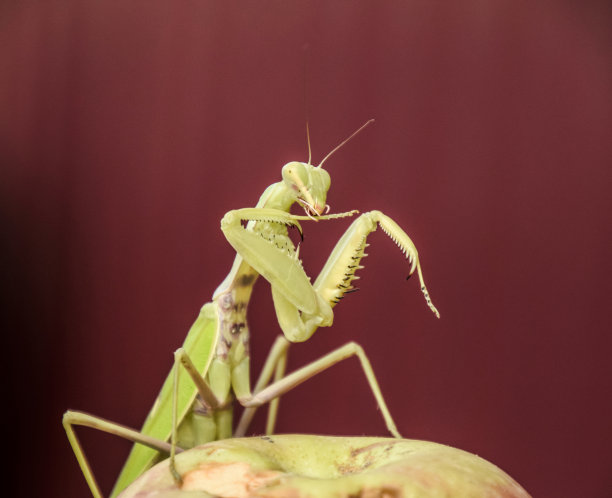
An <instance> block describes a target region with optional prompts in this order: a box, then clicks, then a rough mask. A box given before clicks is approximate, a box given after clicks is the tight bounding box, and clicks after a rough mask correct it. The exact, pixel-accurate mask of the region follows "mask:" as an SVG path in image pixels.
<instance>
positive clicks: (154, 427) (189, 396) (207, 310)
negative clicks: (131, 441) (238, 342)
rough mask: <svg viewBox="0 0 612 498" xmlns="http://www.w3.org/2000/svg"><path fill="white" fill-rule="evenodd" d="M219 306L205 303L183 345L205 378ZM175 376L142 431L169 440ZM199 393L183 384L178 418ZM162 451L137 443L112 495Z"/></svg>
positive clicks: (120, 489) (178, 392)
mask: <svg viewBox="0 0 612 498" xmlns="http://www.w3.org/2000/svg"><path fill="white" fill-rule="evenodd" d="M218 325H219V324H218V318H217V311H216V305H215V304H214V303H206V304H205V305H204V306H203V307H202V309H201V310H200V314H199V316H198V318H197V319H196V321H195V322H194V323H193V325H192V326H191V328H190V329H189V333H188V334H187V337H186V338H185V342H184V344H183V348H184V349H185V351H186V352H187V353H188V354H189V355H190V356H191V358H193V359H194V360H193V361H194V364H195V366H196V368H197V370H198V371H199V372H200V373H201V374H202V376H203V377H204V376H205V375H206V372H207V371H208V368H209V367H210V363H211V361H212V359H213V356H214V351H215V346H216V344H217V338H218V337H219V327H218ZM173 391H174V389H173V375H172V372H170V375H168V377H167V378H166V380H165V382H164V384H163V386H162V388H161V391H160V393H159V396H158V397H157V399H156V401H155V404H154V405H153V408H152V409H151V412H150V413H149V416H148V417H147V419H146V420H145V423H144V425H143V427H142V433H143V434H147V435H149V436H152V437H154V438H156V439H159V440H161V441H167V440H168V439H169V438H170V435H171V433H172V402H173V397H172V396H173ZM196 395H197V389H196V387H195V386H194V385H193V383H184V385H183V386H182V387H181V388H180V389H178V391H177V408H178V420H183V419H184V418H185V416H186V415H187V413H188V411H189V409H190V407H191V405H192V404H193V402H194V400H195V398H196ZM158 456H159V452H158V451H157V450H155V449H153V448H149V447H148V446H143V445H141V444H135V445H134V446H133V448H132V451H131V452H130V455H129V457H128V459H127V461H126V463H125V465H124V467H123V470H122V471H121V474H120V475H119V478H118V479H117V482H116V484H115V487H114V488H113V491H112V493H111V496H116V495H117V494H119V493H120V492H121V491H122V490H123V489H124V488H125V487H127V486H128V485H129V484H130V483H132V482H133V481H134V480H135V479H136V478H137V477H138V476H140V475H141V474H142V473H143V472H144V471H145V470H147V469H149V468H150V467H151V466H152V465H153V464H154V463H155V461H156V459H157V458H158Z"/></svg>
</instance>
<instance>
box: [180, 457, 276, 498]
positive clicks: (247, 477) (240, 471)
mask: <svg viewBox="0 0 612 498" xmlns="http://www.w3.org/2000/svg"><path fill="white" fill-rule="evenodd" d="M282 474H283V473H282V472H278V471H276V470H262V471H254V470H253V469H252V468H251V466H250V465H249V464H248V463H244V462H229V463H221V462H205V463H202V464H200V465H199V466H198V467H196V468H195V469H194V470H192V471H190V472H187V473H186V474H185V475H184V476H183V485H182V486H181V490H182V491H206V492H207V493H210V494H212V495H214V496H219V497H232V498H248V497H249V496H251V495H252V493H253V492H254V491H256V490H257V489H258V488H261V487H264V486H267V485H269V484H273V483H274V482H277V481H278V480H279V478H280V476H281V475H282Z"/></svg>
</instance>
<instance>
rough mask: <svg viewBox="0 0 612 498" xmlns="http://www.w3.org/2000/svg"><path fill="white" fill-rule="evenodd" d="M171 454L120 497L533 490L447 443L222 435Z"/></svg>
mask: <svg viewBox="0 0 612 498" xmlns="http://www.w3.org/2000/svg"><path fill="white" fill-rule="evenodd" d="M168 462H169V461H168V460H164V461H162V462H160V463H158V464H157V465H155V466H154V467H153V468H151V469H150V470H149V471H148V472H146V473H145V474H143V475H142V476H140V477H139V478H138V479H137V480H136V481H134V482H133V483H132V484H131V485H130V486H129V487H128V488H126V489H125V490H124V491H123V493H122V494H121V495H120V496H121V497H122V498H136V497H138V498H146V497H153V496H155V497H177V498H179V497H183V496H185V497H187V496H193V497H207V496H214V497H228V498H229V497H232V498H246V497H266V498H273V497H274V498H278V497H291V498H302V497H320V498H326V497H329V498H331V497H334V498H341V497H346V498H349V497H361V498H374V497H378V498H383V497H384V498H391V497H453V498H455V497H456V498H460V497H487V498H494V497H500V498H502V497H503V498H519V497H521V498H524V497H529V494H528V493H527V492H526V491H525V490H524V489H523V488H522V487H521V486H520V485H519V484H518V483H517V482H516V481H514V480H513V479H512V478H511V477H510V476H509V475H508V474H506V473H505V472H503V471H502V470H501V469H499V468H498V467H496V466H495V465H493V464H492V463H490V462H488V461H486V460H484V459H482V458H480V457H478V456H476V455H474V454H472V453H468V452H466V451H462V450H459V449H456V448H452V447H450V446H445V445H443V444H438V443H431V442H427V441H417V440H411V439H393V438H380V437H332V436H312V435H301V434H285V435H273V436H262V437H248V438H236V439H225V440H221V441H214V442H211V443H207V444H205V445H202V446H198V447H196V448H193V449H191V450H188V451H184V452H182V453H180V454H178V455H177V456H176V468H177V470H178V472H179V473H180V474H181V476H182V478H183V483H182V485H180V486H179V485H178V484H177V483H176V482H175V481H174V479H173V477H172V475H171V473H170V470H169V466H168Z"/></svg>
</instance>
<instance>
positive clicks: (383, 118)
mask: <svg viewBox="0 0 612 498" xmlns="http://www.w3.org/2000/svg"><path fill="white" fill-rule="evenodd" d="M607 5H608V4H607V2H605V1H601V2H596V1H583V2H569V1H568V2H564V1H559V2H552V1H550V2H548V1H520V0H519V1H517V0H507V1H504V0H494V1H485V0H482V1H477V0H472V1H469V0H463V1H455V2H438V1H430V0H412V1H401V2H391V1H389V2H375V1H372V2H363V1H356V2H349V1H343V2H340V1H331V2H323V1H320V2H318V1H312V2H304V1H291V2H281V1H261V2H220V1H219V2H211V1H192V2H169V1H166V2H164V1H150V0H148V1H134V2H83V1H74V2H68V1H66V2H56V1H46V2H4V3H3V4H2V7H1V8H0V64H1V67H0V73H1V74H2V76H1V78H0V106H1V109H0V116H1V119H0V161H1V164H2V178H1V185H0V189H1V190H0V197H1V200H0V202H1V205H0V206H1V209H2V211H1V219H0V222H1V223H2V225H1V226H2V229H1V235H2V237H3V239H4V240H3V241H2V251H3V255H2V259H3V267H4V271H5V274H6V277H5V278H4V279H3V283H4V284H5V287H6V288H5V291H6V294H5V296H6V297H5V298H4V300H3V301H4V304H5V305H7V307H8V312H7V313H4V317H5V318H6V317H8V318H9V323H8V325H7V327H6V328H5V332H4V335H3V340H4V347H5V350H4V351H5V353H4V358H5V362H4V365H5V369H4V375H5V380H4V384H5V385H8V389H9V401H8V403H6V404H5V406H4V409H3V410H4V413H5V415H9V416H10V419H9V420H8V421H7V422H6V423H5V424H4V430H5V433H8V434H9V436H10V437H9V439H8V441H6V445H5V453H6V454H7V455H9V458H11V456H10V455H11V454H13V455H14V454H16V458H15V457H12V458H11V459H12V463H13V464H14V466H13V468H12V469H11V472H9V474H8V479H9V480H10V481H11V482H12V483H13V484H19V485H20V486H21V491H22V492H21V493H19V492H17V493H16V494H22V495H24V496H37V495H38V496H41V495H45V496H77V495H78V496H86V495H87V490H86V487H85V482H84V480H83V479H82V477H81V475H80V471H79V470H78V468H77V464H76V461H75V459H74V458H73V456H72V451H71V449H70V448H69V446H68V443H67V441H66V440H65V436H64V433H63V429H62V427H61V423H60V419H61V415H62V413H63V411H64V410H65V409H66V408H77V409H82V410H86V411H89V412H91V413H95V414H98V415H101V416H104V417H106V418H109V419H112V420H116V421H119V422H123V423H126V424H128V425H132V426H138V425H139V424H140V423H141V422H142V420H143V417H144V416H145V414H146V413H147V411H148V409H149V407H150V404H151V403H152V401H153V399H154V397H155V395H156V393H157V389H158V388H159V386H160V384H161V382H162V379H163V377H164V376H165V374H166V373H167V371H168V369H169V367H170V363H171V358H172V356H171V354H172V351H174V349H176V348H177V347H178V346H179V345H180V344H181V342H182V339H183V337H184V335H185V333H186V331H187V329H188V327H189V325H190V323H191V322H192V320H193V319H194V317H195V315H196V313H197V311H198V309H199V307H200V306H201V305H202V303H204V302H205V301H207V300H209V299H210V296H211V294H212V292H213V290H214V289H215V287H216V286H217V284H218V283H219V282H220V281H221V280H222V279H223V277H224V275H225V274H226V273H227V271H228V270H229V267H230V264H231V261H232V258H233V252H232V250H231V248H230V247H229V245H228V243H227V242H226V241H225V240H224V238H223V237H222V235H221V232H220V230H219V220H220V218H221V217H222V215H223V213H224V212H225V211H227V210H229V209H232V208H239V207H245V206H252V205H253V204H254V203H255V202H256V200H257V198H258V196H259V195H260V193H261V192H262V191H263V189H264V188H265V187H266V186H267V185H268V184H270V183H272V182H275V181H277V180H278V179H279V177H280V168H281V166H282V165H283V164H284V163H285V162H287V161H289V160H306V158H307V154H306V142H305V132H304V129H305V119H306V118H305V116H306V111H305V105H304V81H305V80H306V81H307V91H306V94H307V98H306V101H307V104H306V107H307V108H308V115H309V117H310V123H311V136H312V147H313V151H314V160H315V161H316V160H318V159H321V158H322V157H323V156H324V155H325V154H326V153H327V152H328V151H329V150H330V149H331V148H332V147H333V146H334V145H335V144H337V143H338V142H339V141H340V140H341V139H343V138H344V137H345V136H347V135H348V134H349V133H350V132H352V131H353V130H354V129H356V128H357V127H358V126H359V125H361V124H362V123H363V122H365V121H366V120H367V119H369V118H372V117H373V118H376V120H377V121H376V124H375V125H374V126H373V127H371V128H370V129H368V130H367V131H365V132H364V133H362V134H361V135H360V136H359V137H358V138H356V139H355V140H354V141H353V142H352V143H350V145H347V146H346V147H345V148H344V149H342V150H341V151H339V152H338V153H337V154H336V155H335V156H334V157H333V158H332V159H330V160H329V161H328V163H327V168H328V170H329V171H330V174H331V176H332V187H331V191H330V194H329V199H328V200H329V202H330V204H331V206H332V209H333V210H334V211H343V210H348V209H359V210H361V211H366V210H369V209H380V210H382V211H383V212H386V213H387V214H389V215H390V216H392V217H393V218H394V219H396V220H397V221H398V223H399V224H400V225H402V226H403V227H404V228H405V229H406V231H407V232H408V233H409V234H410V235H411V236H412V237H413V240H414V241H415V242H416V244H417V247H418V248H419V251H420V254H421V257H422V263H423V268H424V273H425V277H426V280H427V282H428V284H429V287H430V291H431V294H432V297H433V299H434V302H435V303H436V304H437V306H438V307H439V309H440V311H441V313H442V319H441V320H440V321H437V320H436V319H435V318H434V317H433V316H432V315H431V314H430V313H429V311H428V310H427V308H426V306H425V303H424V301H423V299H422V297H421V295H420V292H419V290H418V285H417V282H416V281H414V280H411V281H409V282H406V281H405V280H404V278H405V276H406V270H407V265H406V264H405V262H404V261H403V260H402V258H401V257H400V256H401V255H400V253H399V252H398V251H397V250H396V249H395V246H394V245H393V244H392V243H391V242H390V241H389V240H388V239H386V237H385V236H383V235H382V234H381V233H377V234H374V235H373V236H372V237H371V241H370V242H371V244H372V246H371V247H370V251H369V252H370V257H369V258H368V259H366V260H365V262H366V264H367V268H366V269H365V270H364V271H363V272H362V273H361V277H362V280H361V282H360V286H361V288H362V290H361V291H360V292H358V293H356V294H352V295H351V296H350V297H349V298H347V299H345V300H344V301H343V303H342V305H341V306H339V307H338V308H336V309H337V313H336V323H335V324H334V326H333V327H332V328H330V329H321V330H320V331H319V332H317V334H316V335H315V336H314V337H313V338H312V339H311V340H310V341H309V342H308V343H305V344H301V345H297V346H295V347H293V348H292V350H291V357H290V368H294V367H298V366H300V365H302V364H304V363H306V362H308V361H309V360H312V359H314V358H316V357H318V356H320V355H321V354H323V353H325V352H327V351H329V350H331V349H332V348H334V347H336V346H339V345H341V344H343V343H344V342H346V341H348V340H355V341H358V342H359V343H361V344H362V345H363V346H364V348H365V349H366V351H367V353H368V355H369V357H370V359H371V361H372V363H373V366H374V368H375V371H376V373H377V375H378V378H379V380H380V383H381V385H382V388H383V392H384V394H385V395H386V397H387V400H388V402H389V405H390V409H391V411H392V413H393V414H394V416H395V419H396V421H397V423H398V426H399V429H400V431H401V432H402V434H403V435H405V436H406V437H409V438H418V439H428V440H433V441H438V442H442V443H447V444H450V445H453V446H457V447H460V448H463V449H465V450H469V451H472V452H475V453H477V454H479V455H481V456H483V457H485V458H487V459H489V460H491V461H493V462H494V463H496V464H498V465H499V466H500V467H502V468H503V469H505V470H506V471H507V472H509V473H510V474H511V475H512V476H514V477H515V478H516V479H517V480H518V481H519V482H520V483H522V484H523V485H524V486H525V487H526V488H527V489H528V490H529V491H530V492H531V493H532V494H533V495H534V496H536V497H557V496H588V497H604V496H611V493H612V478H611V469H612V451H611V448H612V434H611V431H612V424H611V420H612V413H611V412H612V410H611V397H610V392H611V382H610V381H611V368H610V354H611V347H610V346H611V343H612V340H611V339H610V333H611V330H610V322H611V320H610V314H609V311H608V309H607V307H608V303H609V301H610V296H611V290H612V289H611V287H612V283H611V282H612V279H611V277H612V275H611V271H610V270H611V266H610V262H609V253H610V248H611V246H612V244H611V243H612V230H611V223H610V213H611V208H612V197H611V195H610V187H611V180H612V173H611V167H612V146H611V143H610V142H611V137H612V98H611V95H612V93H611V92H612V57H611V56H612V52H611V50H610V41H611V34H612V28H611V27H610V26H612V24H611V16H610V8H609V7H608V6H607ZM305 47H307V48H306V49H305ZM304 67H306V70H304ZM304 74H306V77H304ZM347 225H348V222H345V221H337V222H328V223H320V224H317V225H314V224H312V223H305V230H306V239H305V243H304V245H303V246H302V254H303V256H304V259H305V265H306V268H307V269H308V270H309V272H310V273H311V274H313V275H315V274H316V272H317V271H318V269H319V268H320V267H321V265H322V264H323V261H324V259H325V257H326V255H327V254H328V253H329V251H330V250H331V248H332V247H333V244H334V243H335V241H336V240H337V238H338V237H339V236H340V234H341V232H342V230H343V229H344V228H345V227H346V226H347ZM250 318H251V325H252V331H253V342H254V344H253V355H254V371H255V372H258V370H259V367H260V366H261V363H262V361H263V358H264V357H265V354H266V351H267V349H268V347H269V346H270V344H271V342H272V340H273V338H274V337H275V336H276V334H278V333H279V327H278V325H277V324H276V321H275V318H274V314H273V309H272V305H271V299H270V295H269V286H268V284H267V283H266V282H263V281H262V282H260V283H258V285H257V289H256V292H255V296H254V298H253V302H252V307H251V313H250ZM262 429H263V417H260V418H258V421H257V424H256V426H255V427H254V432H260V431H261V430H262ZM278 431H279V432H313V433H326V434H367V435H385V434H386V432H385V427H384V424H383V423H382V420H381V417H380V415H379V413H378V412H377V410H376V406H375V404H374V402H373V399H372V397H371V396H370V394H369V392H368V389H367V386H366V383H365V381H364V378H363V375H362V374H361V372H360V369H359V367H358V363H357V361H355V360H351V361H347V362H346V364H344V365H341V366H338V367H335V368H334V369H333V370H331V371H329V372H327V373H325V374H322V375H320V377H318V378H317V379H314V380H312V381H309V382H307V383H306V384H304V385H303V386H301V387H300V388H298V389H296V390H295V391H293V392H291V393H290V394H288V395H287V396H286V397H285V398H283V402H282V403H281V412H280V419H279V421H278ZM81 434H82V435H83V436H82V437H83V440H84V442H85V444H86V446H87V450H88V454H89V456H90V458H91V460H92V463H93V466H94V468H95V469H96V473H97V475H98V476H99V479H100V481H101V483H102V486H103V488H104V490H105V491H107V490H108V489H109V488H110V486H111V483H112V482H113V479H114V477H115V476H116V474H117V472H118V470H119V468H120V466H121V464H122V459H123V458H124V457H125V454H126V452H127V451H128V447H129V445H128V444H126V443H125V442H124V441H120V440H117V439H113V438H111V437H109V436H106V435H100V434H96V433H94V432H93V431H81ZM34 445H36V446H34ZM46 458H48V460H46ZM38 472H41V474H40V475H39V474H37V473H38Z"/></svg>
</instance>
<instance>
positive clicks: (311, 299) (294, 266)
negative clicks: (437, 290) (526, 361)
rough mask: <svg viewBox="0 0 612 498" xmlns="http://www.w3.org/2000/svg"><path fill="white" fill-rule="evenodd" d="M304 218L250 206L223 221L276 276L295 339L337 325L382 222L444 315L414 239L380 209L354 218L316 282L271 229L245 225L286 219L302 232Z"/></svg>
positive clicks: (241, 246) (231, 236) (279, 303)
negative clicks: (336, 314) (338, 307)
mask: <svg viewBox="0 0 612 498" xmlns="http://www.w3.org/2000/svg"><path fill="white" fill-rule="evenodd" d="M352 213H353V212H351V214H352ZM347 214H348V213H347ZM300 218H302V217H297V216H294V215H291V214H289V213H285V212H282V211H277V210H272V209H258V208H247V209H239V210H235V211H230V212H229V213H227V214H226V216H225V217H224V218H223V220H222V222H221V228H222V230H223V233H224V234H225V236H226V238H227V239H228V241H229V242H230V244H231V245H232V246H233V247H234V249H235V250H236V251H237V252H238V254H239V255H240V256H242V258H244V260H245V261H246V262H247V263H248V264H249V265H251V266H252V267H253V268H255V269H256V270H257V271H258V272H259V273H260V274H261V275H263V276H264V277H265V278H266V280H268V281H269V282H270V284H271V286H272V297H273V299H274V306H275V308H276V316H277V319H278V322H279V325H280V326H281V329H282V330H283V333H284V334H285V337H287V338H288V339H289V340H290V341H292V342H301V341H305V340H307V339H308V338H310V336H312V334H313V333H314V331H315V330H316V329H317V328H318V327H325V326H329V325H331V323H332V321H333V312H332V307H333V306H334V305H335V304H337V303H338V302H339V300H340V299H342V298H343V297H344V295H345V294H346V293H348V292H351V291H352V290H354V288H353V287H352V285H351V282H352V281H353V280H355V279H357V278H359V277H357V276H356V275H355V272H356V271H357V270H358V269H360V268H362V267H361V266H360V264H359V263H360V261H361V259H362V258H363V257H364V256H365V252H364V250H365V248H366V246H367V244H366V239H367V236H368V235H369V234H370V233H372V232H373V231H375V230H376V227H377V226H378V225H380V227H381V228H382V229H383V231H384V232H385V233H386V234H387V235H388V236H389V237H390V238H391V239H392V240H393V241H394V242H395V243H396V244H397V246H398V247H399V248H400V250H401V251H402V252H403V253H404V254H405V255H406V258H407V259H408V261H409V263H410V265H411V266H410V270H409V276H410V275H412V273H413V272H414V271H415V269H416V270H417V273H418V275H419V281H420V285H421V291H422V292H423V295H424V296H425V300H426V301H427V304H428V306H429V307H430V308H431V310H432V311H433V312H434V313H435V314H436V316H438V317H439V313H438V310H437V309H436V308H435V306H434V305H433V303H432V302H431V299H430V297H429V293H428V291H427V288H426V287H425V282H424V280H423V274H422V271H421V265H420V263H419V258H418V252H417V250H416V247H415V245H414V243H413V242H412V240H411V239H410V237H408V235H407V234H406V232H404V230H402V229H401V228H400V227H399V225H397V223H395V222H394V221H393V220H392V219H391V218H389V217H388V216H386V215H385V214H383V213H381V212H380V211H370V212H368V213H364V214H362V215H361V216H359V217H358V218H357V219H356V220H355V221H354V222H353V223H352V224H351V226H350V227H349V228H348V229H347V230H346V232H345V233H344V235H343V236H342V237H341V238H340V240H339V241H338V243H337V244H336V247H335V248H334V250H333V251H332V253H331V255H330V256H329V258H328V260H327V263H326V264H325V266H324V267H323V269H322V270H321V273H320V274H319V276H318V277H317V279H316V281H315V283H314V284H311V283H310V279H309V277H308V276H307V275H306V273H305V272H304V269H303V268H302V265H301V263H300V262H299V260H298V259H297V258H296V257H294V256H293V254H292V253H288V252H287V251H286V249H285V247H284V246H283V247H280V246H277V247H274V245H273V244H274V243H275V240H274V238H273V237H271V238H270V239H268V240H266V235H265V234H258V233H256V232H254V231H251V230H248V229H247V230H245V229H244V228H243V227H242V224H241V222H242V221H249V222H252V221H267V222H273V223H274V222H275V223H283V224H289V225H294V226H296V227H297V228H298V229H299V230H300V233H301V228H300V226H299V223H298V222H297V219H300ZM320 219H325V216H321V217H320Z"/></svg>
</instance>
